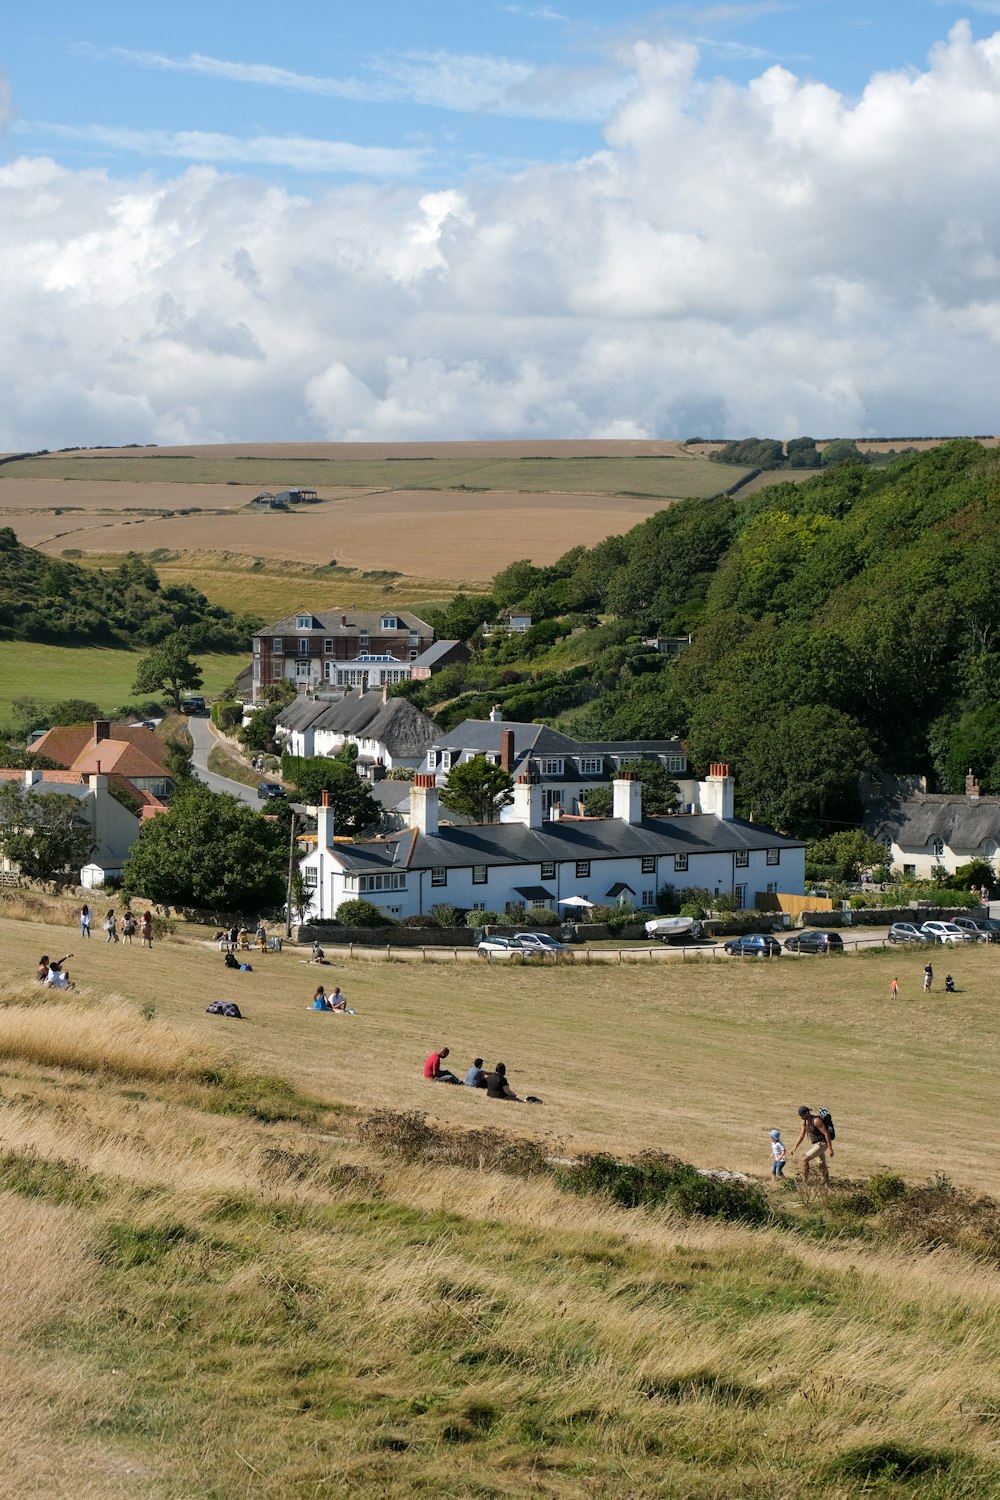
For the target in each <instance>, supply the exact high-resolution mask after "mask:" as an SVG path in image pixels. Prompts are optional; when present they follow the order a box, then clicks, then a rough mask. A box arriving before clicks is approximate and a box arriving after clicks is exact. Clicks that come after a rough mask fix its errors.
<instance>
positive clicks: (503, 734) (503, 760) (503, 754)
mask: <svg viewBox="0 0 1000 1500" xmlns="http://www.w3.org/2000/svg"><path fill="white" fill-rule="evenodd" d="M492 717H493V715H492V714H490V718H491V719H492ZM500 769H501V770H502V771H506V772H507V774H508V775H509V774H510V773H511V771H513V769H514V731H513V729H501V731H500Z"/></svg>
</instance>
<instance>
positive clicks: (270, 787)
mask: <svg viewBox="0 0 1000 1500" xmlns="http://www.w3.org/2000/svg"><path fill="white" fill-rule="evenodd" d="M284 795H285V788H284V787H283V786H279V785H278V783H277V782H276V781H262V782H261V784H260V786H259V787H258V788H257V796H258V797H260V799H261V800H262V801H267V802H273V801H274V800H275V799H276V798H277V797H283V796H284Z"/></svg>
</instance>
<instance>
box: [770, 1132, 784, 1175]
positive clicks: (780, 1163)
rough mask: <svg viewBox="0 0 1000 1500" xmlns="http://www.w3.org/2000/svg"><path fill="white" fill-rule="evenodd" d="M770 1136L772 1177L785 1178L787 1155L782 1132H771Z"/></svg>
mask: <svg viewBox="0 0 1000 1500" xmlns="http://www.w3.org/2000/svg"><path fill="white" fill-rule="evenodd" d="M768 1135H769V1136H770V1137H771V1176H772V1177H784V1175H785V1162H786V1160H787V1157H786V1155H785V1143H784V1141H783V1140H782V1139H781V1131H780V1130H769V1131H768Z"/></svg>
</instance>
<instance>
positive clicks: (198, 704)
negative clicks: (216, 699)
mask: <svg viewBox="0 0 1000 1500" xmlns="http://www.w3.org/2000/svg"><path fill="white" fill-rule="evenodd" d="M181 713H182V714H207V713H208V704H207V703H206V702H205V700H204V698H203V697H202V696H201V694H200V693H189V694H188V696H187V697H186V698H182V699H181Z"/></svg>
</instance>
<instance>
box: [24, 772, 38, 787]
mask: <svg viewBox="0 0 1000 1500" xmlns="http://www.w3.org/2000/svg"><path fill="white" fill-rule="evenodd" d="M41 779H42V773H41V771H35V770H27V771H25V773H24V784H25V786H37V785H38V783H39V782H40V781H41Z"/></svg>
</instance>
